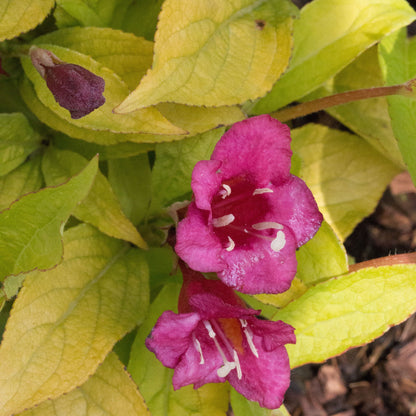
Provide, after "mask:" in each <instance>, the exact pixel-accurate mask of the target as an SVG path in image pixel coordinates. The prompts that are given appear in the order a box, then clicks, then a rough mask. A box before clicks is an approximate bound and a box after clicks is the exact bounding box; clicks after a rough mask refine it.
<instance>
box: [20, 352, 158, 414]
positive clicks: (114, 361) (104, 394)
mask: <svg viewBox="0 0 416 416" xmlns="http://www.w3.org/2000/svg"><path fill="white" fill-rule="evenodd" d="M92 415H95V416H150V413H149V410H148V409H147V407H146V404H145V402H144V400H143V397H142V396H141V395H140V393H139V391H138V390H137V386H136V385H135V384H134V382H133V380H132V379H131V378H130V376H129V374H128V373H127V372H126V371H125V370H124V368H123V365H122V364H121V362H120V361H119V360H118V358H117V356H116V354H114V353H110V354H109V355H108V357H107V358H106V359H105V361H104V362H103V363H102V364H101V365H100V366H99V367H98V369H97V372H96V373H95V374H93V375H92V376H91V377H90V378H89V379H88V381H87V382H85V383H84V384H83V385H82V386H80V387H78V388H76V389H75V390H72V391H70V392H69V393H68V394H65V395H62V396H60V397H58V398H57V399H55V400H47V401H46V402H43V403H41V404H40V405H39V406H37V407H35V408H33V409H30V410H27V411H24V412H23V413H19V416H92Z"/></svg>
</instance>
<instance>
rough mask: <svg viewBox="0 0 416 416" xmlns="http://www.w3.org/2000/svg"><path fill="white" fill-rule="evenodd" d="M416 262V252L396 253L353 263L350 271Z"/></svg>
mask: <svg viewBox="0 0 416 416" xmlns="http://www.w3.org/2000/svg"><path fill="white" fill-rule="evenodd" d="M412 263H416V253H405V254H395V255H393V256H386V257H379V258H378V259H372V260H368V261H362V262H361V263H356V264H352V265H351V266H350V267H349V272H350V273H351V272H356V271H358V270H361V269H365V268H367V267H380V266H394V265H396V264H412Z"/></svg>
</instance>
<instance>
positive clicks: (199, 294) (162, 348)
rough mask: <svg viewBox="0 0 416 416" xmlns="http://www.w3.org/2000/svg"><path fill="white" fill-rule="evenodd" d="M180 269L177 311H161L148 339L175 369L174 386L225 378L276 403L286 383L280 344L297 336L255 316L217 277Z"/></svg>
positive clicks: (240, 389)
mask: <svg viewBox="0 0 416 416" xmlns="http://www.w3.org/2000/svg"><path fill="white" fill-rule="evenodd" d="M183 272H184V280H185V283H184V286H183V288H182V291H181V295H180V298H179V314H176V313H173V312H171V311H166V312H164V313H163V314H162V316H161V317H160V318H159V320H158V321H157V323H156V326H155V327H154V328H153V331H152V333H151V335H150V337H149V338H148V339H147V340H146V346H147V348H149V350H150V351H152V352H154V353H155V354H156V357H157V358H158V359H159V360H160V361H161V362H162V364H163V365H165V366H166V367H170V368H174V369H175V372H174V375H173V380H172V381H173V386H174V388H175V389H178V388H180V387H183V386H186V385H188V384H194V388H198V387H200V386H202V385H203V384H205V383H217V382H224V381H229V382H230V384H231V385H232V386H233V387H234V388H235V389H236V390H237V391H238V392H240V393H241V394H243V395H244V396H245V397H246V398H247V399H249V400H254V401H257V402H259V404H260V406H263V407H267V408H270V409H274V408H278V407H279V406H280V405H281V404H282V401H283V396H284V394H285V392H286V390H287V388H288V387H289V383H290V366H289V359H288V355H287V352H286V348H285V346H284V345H285V344H287V343H295V342H296V338H295V335H294V330H293V328H292V327H291V326H290V325H288V324H285V323H284V322H281V321H279V322H270V321H265V320H261V319H258V318H257V315H258V314H259V311H255V310H253V309H248V308H247V307H246V306H245V305H244V303H243V302H242V301H241V299H240V298H238V297H237V296H236V295H235V294H234V292H233V291H232V289H230V288H229V287H228V286H226V285H224V284H223V283H222V282H221V281H219V280H217V281H213V280H207V279H204V278H203V277H202V275H200V273H198V272H194V271H193V270H190V269H187V270H184V269H183Z"/></svg>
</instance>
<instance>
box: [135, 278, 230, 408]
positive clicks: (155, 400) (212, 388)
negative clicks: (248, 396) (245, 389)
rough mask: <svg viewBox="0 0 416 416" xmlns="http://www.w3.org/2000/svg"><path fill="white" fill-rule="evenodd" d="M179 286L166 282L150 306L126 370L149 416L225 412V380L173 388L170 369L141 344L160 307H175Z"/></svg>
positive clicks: (160, 311) (166, 308) (227, 396)
mask: <svg viewBox="0 0 416 416" xmlns="http://www.w3.org/2000/svg"><path fill="white" fill-rule="evenodd" d="M179 289H180V286H179V285H178V284H172V283H170V284H166V285H165V286H164V287H163V289H162V290H161V292H160V293H159V295H158V296H157V298H156V299H155V301H154V302H153V303H152V305H151V306H150V308H149V313H148V315H147V318H146V320H145V322H144V323H143V325H142V326H141V327H140V328H139V330H138V332H137V336H136V339H135V341H134V344H133V347H132V351H131V355H130V357H131V358H130V362H129V366H128V370H129V372H130V374H131V375H132V377H133V380H134V381H135V382H136V383H137V385H138V386H139V390H140V392H141V394H142V395H143V397H144V399H145V401H146V403H147V405H148V406H149V409H150V412H151V414H152V416H170V415H181V416H226V414H227V409H228V401H229V388H228V386H227V385H226V384H225V383H216V384H206V385H204V386H202V387H201V388H199V389H197V390H194V389H193V387H192V386H185V387H183V388H181V389H179V390H173V386H172V375H173V370H171V369H169V368H166V367H164V366H163V365H162V364H161V363H160V361H158V360H157V358H156V357H155V355H154V354H153V353H152V352H150V351H149V350H148V349H147V348H146V346H145V345H144V342H145V339H146V337H147V335H148V334H149V333H150V331H151V329H152V328H153V326H154V324H155V323H156V321H157V319H158V317H159V316H160V315H161V314H162V313H163V311H165V310H168V309H170V310H173V311H176V308H177V307H176V305H177V300H178V295H179Z"/></svg>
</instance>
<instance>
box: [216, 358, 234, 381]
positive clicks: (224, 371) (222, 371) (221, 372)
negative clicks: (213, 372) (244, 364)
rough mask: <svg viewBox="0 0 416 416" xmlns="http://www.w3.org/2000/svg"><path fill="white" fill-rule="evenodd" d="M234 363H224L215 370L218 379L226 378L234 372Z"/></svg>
mask: <svg viewBox="0 0 416 416" xmlns="http://www.w3.org/2000/svg"><path fill="white" fill-rule="evenodd" d="M234 368H235V363H234V362H229V361H226V362H224V365H223V366H222V367H220V368H219V369H218V370H217V374H218V377H226V376H228V374H229V373H230V371H231V370H234Z"/></svg>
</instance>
